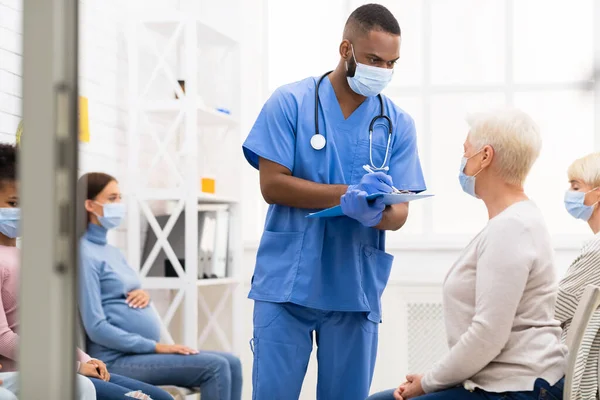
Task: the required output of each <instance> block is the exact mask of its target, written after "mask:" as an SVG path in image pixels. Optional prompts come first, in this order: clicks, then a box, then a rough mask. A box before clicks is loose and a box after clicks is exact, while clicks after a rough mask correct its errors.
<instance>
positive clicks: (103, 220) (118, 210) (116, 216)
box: [96, 202, 125, 229]
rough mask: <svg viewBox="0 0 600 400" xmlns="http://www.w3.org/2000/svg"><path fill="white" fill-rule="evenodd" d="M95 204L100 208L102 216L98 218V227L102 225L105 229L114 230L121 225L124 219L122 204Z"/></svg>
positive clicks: (123, 205) (123, 206)
mask: <svg viewBox="0 0 600 400" xmlns="http://www.w3.org/2000/svg"><path fill="white" fill-rule="evenodd" d="M96 204H98V205H100V206H102V210H103V214H104V215H103V216H99V215H98V214H96V217H98V221H99V222H100V225H102V226H103V227H104V228H105V229H114V228H116V227H118V226H119V225H121V223H122V222H123V219H124V218H125V204H123V203H106V204H101V203H98V202H96Z"/></svg>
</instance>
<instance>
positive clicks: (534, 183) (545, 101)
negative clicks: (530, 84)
mask: <svg viewBox="0 0 600 400" xmlns="http://www.w3.org/2000/svg"><path fill="white" fill-rule="evenodd" d="M515 104H516V105H517V106H518V107H520V108H522V109H523V110H524V111H526V112H528V113H530V115H531V116H532V117H533V118H534V119H535V120H536V122H537V123H538V124H539V125H540V129H541V132H542V137H543V141H544V142H543V143H544V144H543V149H542V152H541V154H540V158H539V159H538V160H537V162H536V163H535V164H534V166H533V169H532V171H531V175H530V177H529V179H528V181H527V183H526V185H525V188H526V190H527V194H528V195H529V196H530V197H531V198H532V199H533V200H535V202H536V203H537V204H538V206H539V207H540V208H541V210H542V212H543V213H544V216H545V217H546V221H547V223H548V227H549V228H550V230H551V231H552V233H555V234H570V233H588V231H589V228H588V226H587V225H586V224H583V223H581V221H576V220H575V219H574V218H572V217H571V216H570V215H569V214H568V213H567V212H566V211H565V208H564V205H563V194H564V191H565V190H566V189H567V187H568V182H567V181H568V179H567V169H568V167H569V165H570V164H571V163H572V162H573V161H575V159H577V158H579V157H582V156H584V155H585V154H588V153H590V152H591V151H593V148H594V109H593V98H592V97H591V96H585V95H582V94H581V93H580V92H577V91H562V92H554V93H520V94H517V95H516V96H515Z"/></svg>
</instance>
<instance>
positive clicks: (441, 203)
mask: <svg viewBox="0 0 600 400" xmlns="http://www.w3.org/2000/svg"><path fill="white" fill-rule="evenodd" d="M504 104H505V97H504V95H503V94H497V93H487V94H465V95H462V94H448V95H438V96H434V97H433V99H432V102H431V125H432V143H434V144H435V145H434V146H432V148H431V152H432V171H433V174H432V178H431V179H430V180H431V182H428V186H429V187H430V188H431V189H432V192H433V193H435V197H434V198H433V200H432V201H433V221H434V232H435V233H440V234H473V233H476V232H478V231H479V230H480V229H481V228H482V227H483V226H484V225H485V223H486V221H487V213H486V211H485V207H484V205H483V203H482V202H481V201H480V200H477V199H475V198H473V197H471V196H469V195H467V194H465V193H464V192H463V191H462V189H461V187H460V184H459V183H458V172H459V171H458V170H459V166H460V159H461V157H462V155H463V143H464V141H465V139H466V137H467V133H468V125H467V123H466V121H465V117H466V116H467V114H468V113H469V112H477V111H485V110H488V109H493V108H498V107H502V106H504Z"/></svg>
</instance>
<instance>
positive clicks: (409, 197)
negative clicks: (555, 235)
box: [306, 193, 433, 218]
mask: <svg viewBox="0 0 600 400" xmlns="http://www.w3.org/2000/svg"><path fill="white" fill-rule="evenodd" d="M432 196H433V194H427V193H374V194H370V195H368V196H367V200H371V201H372V200H375V199H377V198H380V197H383V204H385V205H386V206H390V205H392V204H400V203H408V202H409V201H413V200H419V199H426V198H428V197H432ZM343 215H344V213H343V212H342V206H335V207H331V208H327V209H325V210H323V211H318V212H314V213H311V214H308V215H307V216H306V218H330V217H341V216H343Z"/></svg>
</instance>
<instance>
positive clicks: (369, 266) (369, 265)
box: [360, 245, 394, 323]
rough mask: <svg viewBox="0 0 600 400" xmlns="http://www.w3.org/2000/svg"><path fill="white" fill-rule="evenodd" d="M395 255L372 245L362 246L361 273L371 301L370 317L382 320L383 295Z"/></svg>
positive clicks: (374, 320)
mask: <svg viewBox="0 0 600 400" xmlns="http://www.w3.org/2000/svg"><path fill="white" fill-rule="evenodd" d="M393 262H394V256H392V255H391V254H388V253H386V252H385V251H382V250H379V249H377V248H375V247H372V246H366V245H363V246H361V249H360V269H361V271H360V273H361V276H362V286H363V290H364V293H365V297H366V298H367V302H368V303H369V308H370V310H371V313H370V314H369V319H370V320H371V321H373V322H377V323H379V322H380V321H381V295H382V294H383V290H384V289H385V286H386V285H387V281H388V279H389V277H390V271H391V269H392V264H393Z"/></svg>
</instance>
